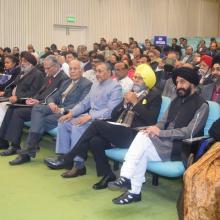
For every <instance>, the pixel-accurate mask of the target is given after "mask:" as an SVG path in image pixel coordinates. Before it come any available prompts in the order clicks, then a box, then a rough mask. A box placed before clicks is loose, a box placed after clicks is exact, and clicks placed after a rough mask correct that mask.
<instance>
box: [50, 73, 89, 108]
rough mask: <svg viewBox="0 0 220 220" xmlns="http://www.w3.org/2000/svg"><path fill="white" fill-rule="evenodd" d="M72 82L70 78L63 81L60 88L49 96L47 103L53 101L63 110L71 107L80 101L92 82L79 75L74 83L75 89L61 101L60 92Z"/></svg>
mask: <svg viewBox="0 0 220 220" xmlns="http://www.w3.org/2000/svg"><path fill="white" fill-rule="evenodd" d="M71 82H72V80H71V79H69V80H68V81H65V82H64V83H63V85H62V86H61V88H60V89H59V90H58V91H57V92H55V93H54V94H53V95H52V96H50V97H49V98H48V100H47V102H48V103H52V102H53V103H55V104H57V105H58V106H59V107H62V108H64V110H70V109H72V108H73V107H74V106H75V105H76V104H77V103H78V102H80V101H82V100H83V99H84V98H85V96H86V95H87V94H88V93H89V91H90V88H91V86H92V82H91V81H90V80H88V79H86V78H85V77H81V78H80V79H79V81H78V82H77V84H76V87H75V89H74V90H73V91H72V92H71V93H70V94H69V95H67V97H66V98H65V100H64V102H62V94H63V92H64V91H65V90H66V89H67V87H68V86H69V85H70V83H71Z"/></svg>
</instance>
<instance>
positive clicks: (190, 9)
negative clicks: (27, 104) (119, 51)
mask: <svg viewBox="0 0 220 220" xmlns="http://www.w3.org/2000/svg"><path fill="white" fill-rule="evenodd" d="M66 16H75V17H76V23H75V25H80V26H87V27H88V29H87V33H88V36H87V44H88V46H89V47H90V48H91V46H92V43H93V42H95V41H99V39H100V37H105V38H106V39H107V40H111V39H112V38H113V37H115V36H116V37H118V39H121V40H122V41H127V40H128V37H129V36H133V37H135V39H137V40H138V41H142V42H143V41H144V39H145V38H151V37H152V36H154V35H168V36H171V37H174V36H176V37H180V36H211V35H212V36H217V35H218V34H220V33H219V31H220V21H219V18H220V5H219V1H218V0H193V1H192V0H120V1H119V0H37V1H36V0H7V1H6V0H0V46H3V47H5V46H10V47H13V46H19V47H20V48H21V49H25V48H26V46H27V44H28V43H33V45H34V46H35V48H36V49H37V50H40V51H41V50H43V48H44V46H49V45H50V44H51V43H52V42H53V28H54V27H53V25H54V24H60V25H68V23H67V22H66V20H65V19H66Z"/></svg>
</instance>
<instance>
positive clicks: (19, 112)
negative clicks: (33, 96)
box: [0, 106, 32, 146]
mask: <svg viewBox="0 0 220 220" xmlns="http://www.w3.org/2000/svg"><path fill="white" fill-rule="evenodd" d="M31 110H32V108H31V107H12V106H10V107H9V108H8V110H7V112H6V114H5V117H4V119H3V122H2V125H1V128H0V138H1V139H4V140H7V141H8V142H11V143H12V145H13V146H20V141H21V136H22V130H23V127H24V122H26V121H30V120H31Z"/></svg>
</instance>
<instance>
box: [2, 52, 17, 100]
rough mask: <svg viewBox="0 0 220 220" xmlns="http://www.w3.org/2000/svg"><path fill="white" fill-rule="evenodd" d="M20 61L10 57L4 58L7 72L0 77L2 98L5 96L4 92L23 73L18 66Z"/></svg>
mask: <svg viewBox="0 0 220 220" xmlns="http://www.w3.org/2000/svg"><path fill="white" fill-rule="evenodd" d="M18 62H19V60H18V59H17V58H16V57H15V56H13V55H8V56H5V58H4V66H5V70H4V72H3V75H1V76H0V91H1V92H0V96H4V95H5V93H4V91H5V90H6V89H7V88H9V87H10V85H12V84H13V82H14V80H15V79H16V77H17V76H18V74H19V73H20V71H21V68H20V66H19V65H18Z"/></svg>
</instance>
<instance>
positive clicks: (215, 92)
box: [201, 55, 220, 104]
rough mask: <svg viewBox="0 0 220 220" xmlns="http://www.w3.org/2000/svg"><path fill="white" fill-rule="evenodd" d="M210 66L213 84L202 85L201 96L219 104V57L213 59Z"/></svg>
mask: <svg viewBox="0 0 220 220" xmlns="http://www.w3.org/2000/svg"><path fill="white" fill-rule="evenodd" d="M212 65H213V66H212V80H213V83H210V84H208V85H204V86H203V87H202V88H201V95H202V97H203V98H204V99H206V100H210V101H214V102H218V103H219V104H220V55H218V56H216V57H214V58H213V61H212Z"/></svg>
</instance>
